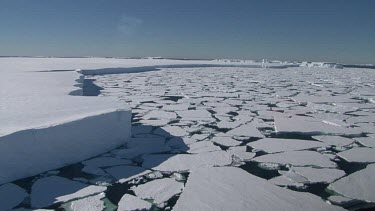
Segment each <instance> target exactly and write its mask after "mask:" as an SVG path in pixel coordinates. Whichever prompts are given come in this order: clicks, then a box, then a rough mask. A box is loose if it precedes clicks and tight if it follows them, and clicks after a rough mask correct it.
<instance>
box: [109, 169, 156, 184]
mask: <svg viewBox="0 0 375 211" xmlns="http://www.w3.org/2000/svg"><path fill="white" fill-rule="evenodd" d="M105 171H106V172H108V173H109V174H110V175H112V176H113V177H114V178H116V179H117V180H118V181H119V182H120V183H125V182H127V181H130V180H132V179H134V178H137V177H140V176H143V175H145V174H148V173H151V171H150V170H147V169H144V168H141V167H138V166H115V167H111V168H107V169H105Z"/></svg>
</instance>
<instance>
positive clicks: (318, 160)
mask: <svg viewBox="0 0 375 211" xmlns="http://www.w3.org/2000/svg"><path fill="white" fill-rule="evenodd" d="M253 160H254V161H256V162H264V163H278V164H282V165H287V164H291V165H293V166H319V167H328V168H335V167H336V166H337V165H336V163H334V162H332V161H331V160H330V159H329V158H328V157H327V156H324V155H322V154H320V153H318V152H313V151H289V152H281V153H276V154H268V155H262V156H259V157H255V158H254V159H253Z"/></svg>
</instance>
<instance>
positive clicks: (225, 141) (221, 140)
mask: <svg viewBox="0 0 375 211" xmlns="http://www.w3.org/2000/svg"><path fill="white" fill-rule="evenodd" d="M211 141H213V142H214V143H216V144H219V145H222V146H226V147H233V146H238V145H240V144H241V142H240V141H237V140H235V139H232V138H230V137H218V136H216V137H214V138H213V139H212V140H211Z"/></svg>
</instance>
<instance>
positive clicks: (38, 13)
mask: <svg viewBox="0 0 375 211" xmlns="http://www.w3.org/2000/svg"><path fill="white" fill-rule="evenodd" d="M0 55H3V56H4V55H29V56H39V55H42V56H164V57H186V58H248V59H252V58H253V59H260V58H270V59H281V60H310V61H333V62H343V63H375V0H350V1H349V0H257V1H253V0H225V1H224V0H0Z"/></svg>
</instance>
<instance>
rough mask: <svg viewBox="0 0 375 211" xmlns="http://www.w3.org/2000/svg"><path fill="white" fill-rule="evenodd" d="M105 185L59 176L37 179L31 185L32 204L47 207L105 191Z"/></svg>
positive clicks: (36, 206)
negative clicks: (88, 183) (85, 182)
mask: <svg viewBox="0 0 375 211" xmlns="http://www.w3.org/2000/svg"><path fill="white" fill-rule="evenodd" d="M106 189H107V188H106V187H103V186H94V185H87V184H84V183H81V182H76V181H72V180H68V179H65V178H62V177H58V176H51V177H45V178H42V179H39V180H37V181H36V182H35V183H34V184H33V186H32V187H31V206H32V207H35V208H40V207H46V206H49V205H52V204H55V203H58V202H66V201H70V200H72V199H76V198H83V197H85V196H89V195H93V194H96V193H101V192H104V191H105V190H106Z"/></svg>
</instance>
